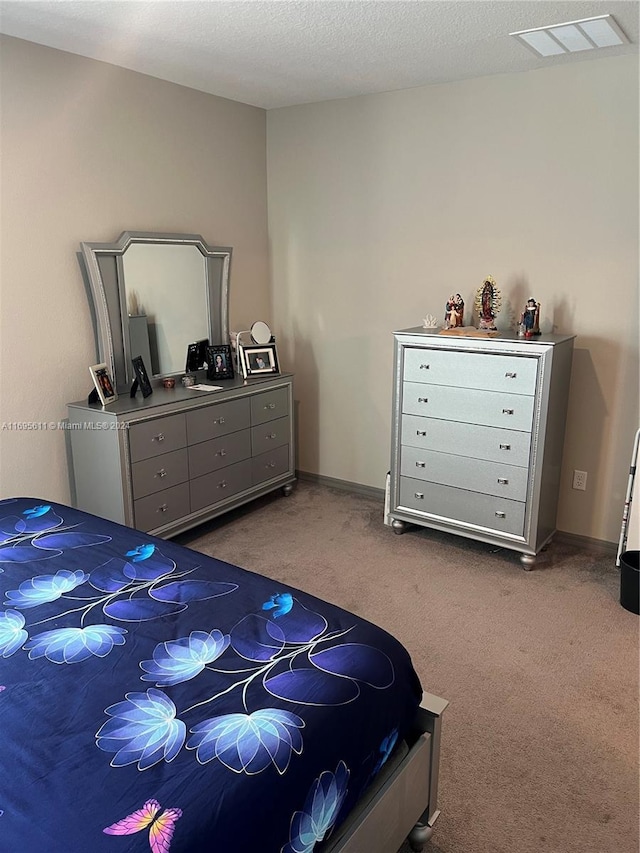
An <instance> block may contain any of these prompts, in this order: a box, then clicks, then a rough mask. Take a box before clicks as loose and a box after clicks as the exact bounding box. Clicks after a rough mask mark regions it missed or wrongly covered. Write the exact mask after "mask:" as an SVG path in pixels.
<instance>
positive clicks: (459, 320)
mask: <svg viewBox="0 0 640 853" xmlns="http://www.w3.org/2000/svg"><path fill="white" fill-rule="evenodd" d="M460 326H464V300H463V299H462V296H460V294H459V293H452V294H451V296H450V297H449V299H448V300H447V306H446V308H445V312H444V328H445V329H457V328H459V327H460Z"/></svg>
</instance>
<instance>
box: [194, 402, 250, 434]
mask: <svg viewBox="0 0 640 853" xmlns="http://www.w3.org/2000/svg"><path fill="white" fill-rule="evenodd" d="M248 426H249V400H246V399H245V400H229V402H228V403H215V404H213V405H211V406H204V407H203V408H202V409H196V410H195V411H193V412H187V437H188V439H189V444H199V443H200V442H201V441H209V439H211V438H218V437H219V436H221V435H228V434H229V433H230V432H237V431H238V430H240V429H247V428H248Z"/></svg>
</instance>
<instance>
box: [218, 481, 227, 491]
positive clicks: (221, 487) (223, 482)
mask: <svg viewBox="0 0 640 853" xmlns="http://www.w3.org/2000/svg"><path fill="white" fill-rule="evenodd" d="M218 488H219V489H226V488H227V481H226V480H220V482H219V483H218Z"/></svg>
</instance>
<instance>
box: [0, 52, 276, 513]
mask: <svg viewBox="0 0 640 853" xmlns="http://www.w3.org/2000/svg"><path fill="white" fill-rule="evenodd" d="M0 79H1V87H2V88H1V96H2V97H1V102H0V120H1V123H2V124H1V133H0V143H1V145H2V172H1V174H0V179H1V186H0V205H1V207H0V241H1V245H0V265H1V266H0V281H1V303H0V304H1V314H0V323H1V326H0V422H1V423H4V424H7V423H9V424H10V423H16V422H25V421H26V422H36V423H39V422H43V423H45V424H46V423H48V422H51V421H53V422H57V421H60V420H62V419H63V418H64V417H65V416H66V404H67V402H69V401H72V400H78V399H81V398H83V397H84V396H86V394H88V392H89V390H90V388H91V380H90V376H89V372H88V369H87V368H88V365H89V364H93V363H95V361H96V352H95V344H94V336H93V329H92V325H91V316H90V310H89V302H88V300H87V296H86V293H85V289H84V285H83V281H82V277H81V274H80V268H79V265H78V262H77V259H76V253H77V252H78V250H79V244H80V242H81V241H89V242H111V241H113V240H114V239H115V238H116V237H117V236H118V235H119V234H120V233H121V232H122V231H125V230H128V231H165V232H180V233H198V234H202V236H203V237H204V238H205V240H206V241H207V242H208V243H210V244H212V245H219V246H232V247H233V249H234V255H233V261H232V266H231V299H230V318H231V327H232V328H236V329H237V328H243V329H246V328H248V324H250V323H251V322H252V321H253V320H256V319H258V318H260V319H265V320H267V321H270V322H272V318H271V306H270V301H269V286H268V276H269V266H268V242H267V209H266V204H267V198H266V154H265V146H266V127H265V113H264V111H263V110H260V109H257V108H255V107H250V106H246V105H243V104H238V103H235V102H233V101H228V100H224V99H222V98H215V97H213V96H211V95H206V94H203V93H202V92H196V91H194V90H192V89H187V88H184V87H182V86H177V85H174V84H172V83H167V82H165V81H161V80H157V79H154V78H152V77H147V76H145V75H142V74H136V73H135V72H131V71H126V70H124V69H121V68H116V67H114V66H112V65H108V64H106V63H102V62H96V61H93V60H90V59H85V58H83V57H80V56H75V55H73V54H68V53H64V52H62V51H57V50H52V49H50V48H46V47H42V46H40V45H36V44H32V43H30V42H25V41H21V40H19V39H13V38H7V37H3V38H2V39H1V51H0ZM96 488H99V484H96ZM24 494H27V495H29V494H31V495H34V496H41V497H46V498H48V499H50V500H60V501H67V500H68V498H69V489H68V477H67V462H66V455H65V440H64V435H63V433H62V432H61V431H54V430H50V429H49V430H46V431H38V432H24V431H23V432H16V431H12V430H9V429H4V430H3V429H2V428H1V427H0V497H7V496H9V495H24Z"/></svg>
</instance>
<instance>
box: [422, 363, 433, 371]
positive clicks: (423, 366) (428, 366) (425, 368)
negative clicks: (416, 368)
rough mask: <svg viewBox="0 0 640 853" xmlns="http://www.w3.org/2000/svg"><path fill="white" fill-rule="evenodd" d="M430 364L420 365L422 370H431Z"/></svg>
mask: <svg viewBox="0 0 640 853" xmlns="http://www.w3.org/2000/svg"><path fill="white" fill-rule="evenodd" d="M430 366H431V365H429V364H421V365H420V370H429V368H430Z"/></svg>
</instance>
